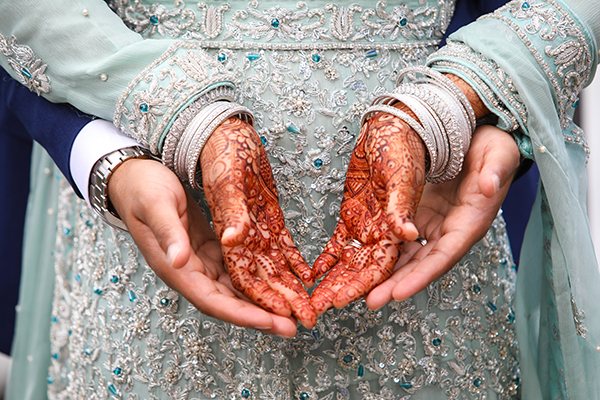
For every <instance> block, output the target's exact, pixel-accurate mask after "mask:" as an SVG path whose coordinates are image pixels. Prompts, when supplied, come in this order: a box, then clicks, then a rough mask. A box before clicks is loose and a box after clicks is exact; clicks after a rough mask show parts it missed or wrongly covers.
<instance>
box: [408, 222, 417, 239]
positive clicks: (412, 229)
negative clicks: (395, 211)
mask: <svg viewBox="0 0 600 400" xmlns="http://www.w3.org/2000/svg"><path fill="white" fill-rule="evenodd" d="M405 226H406V230H407V231H408V232H412V233H413V234H414V236H419V230H418V229H417V227H416V226H415V224H413V223H412V222H407V223H406V225H405ZM406 236H407V237H412V235H411V236H409V235H408V234H407V235H406Z"/></svg>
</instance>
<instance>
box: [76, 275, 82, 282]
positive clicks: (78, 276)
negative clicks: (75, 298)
mask: <svg viewBox="0 0 600 400" xmlns="http://www.w3.org/2000/svg"><path fill="white" fill-rule="evenodd" d="M75 280H76V281H77V282H79V281H80V280H81V275H79V274H77V275H75Z"/></svg>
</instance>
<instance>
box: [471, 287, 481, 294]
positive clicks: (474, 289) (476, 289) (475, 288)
mask: <svg viewBox="0 0 600 400" xmlns="http://www.w3.org/2000/svg"><path fill="white" fill-rule="evenodd" d="M472 289H473V293H475V294H479V293H480V292H481V287H479V285H473V287H472Z"/></svg>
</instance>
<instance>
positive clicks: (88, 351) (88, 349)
mask: <svg viewBox="0 0 600 400" xmlns="http://www.w3.org/2000/svg"><path fill="white" fill-rule="evenodd" d="M83 352H84V353H85V354H87V355H88V356H89V355H90V354H92V350H90V348H89V347H86V348H85V349H83Z"/></svg>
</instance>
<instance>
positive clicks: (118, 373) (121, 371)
mask: <svg viewBox="0 0 600 400" xmlns="http://www.w3.org/2000/svg"><path fill="white" fill-rule="evenodd" d="M113 372H114V373H115V375H121V374H122V373H123V370H122V369H121V368H120V367H117V368H115V369H114V370H113Z"/></svg>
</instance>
